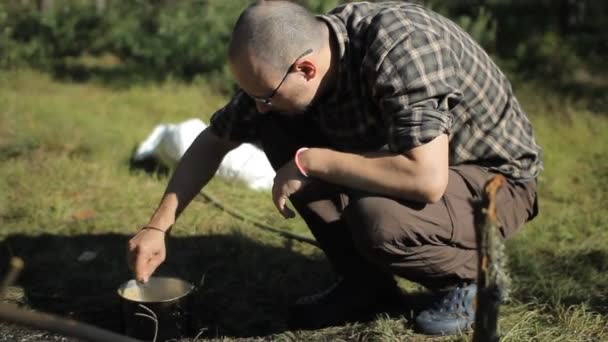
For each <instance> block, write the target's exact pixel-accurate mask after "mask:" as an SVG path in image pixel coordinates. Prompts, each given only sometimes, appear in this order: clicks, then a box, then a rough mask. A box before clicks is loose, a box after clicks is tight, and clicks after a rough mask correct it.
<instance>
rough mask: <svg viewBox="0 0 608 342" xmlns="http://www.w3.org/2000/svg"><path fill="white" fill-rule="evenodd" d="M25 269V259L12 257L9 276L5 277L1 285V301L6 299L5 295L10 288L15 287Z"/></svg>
mask: <svg viewBox="0 0 608 342" xmlns="http://www.w3.org/2000/svg"><path fill="white" fill-rule="evenodd" d="M22 269H23V259H21V258H18V257H12V258H11V263H10V269H9V270H8V274H7V275H6V277H4V280H3V281H2V285H0V300H2V299H4V295H5V294H6V291H7V290H8V288H9V287H10V286H11V285H13V283H14V282H15V280H17V277H18V276H19V273H21V270H22Z"/></svg>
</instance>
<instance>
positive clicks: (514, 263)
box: [0, 70, 608, 342]
mask: <svg viewBox="0 0 608 342" xmlns="http://www.w3.org/2000/svg"><path fill="white" fill-rule="evenodd" d="M517 94H518V97H519V98H520V100H521V101H522V103H523V106H524V108H526V110H527V112H528V113H529V114H530V116H531V119H532V121H533V124H534V127H535V130H536V133H537V137H538V140H539V142H540V144H541V145H542V147H543V148H544V160H545V171H544V172H543V173H542V175H541V177H540V180H539V190H540V207H541V214H540V216H539V217H538V218H537V219H536V220H535V221H533V222H531V223H530V224H528V225H527V226H526V227H525V229H523V230H522V231H520V233H519V234H518V235H517V236H516V237H515V238H514V239H512V240H510V241H509V242H508V246H507V248H508V254H509V264H510V271H511V276H512V278H513V292H512V293H513V295H512V301H511V302H510V303H508V304H507V305H504V306H502V307H501V310H502V312H501V321H500V324H501V327H502V331H503V336H504V337H503V340H504V341H552V342H553V341H602V340H608V318H607V316H608V291H606V289H607V288H608V272H606V271H608V247H607V246H608V231H607V230H606V229H605V228H606V223H607V222H608V212H607V211H606V207H605V206H606V203H608V195H607V194H608V163H607V162H606V155H607V154H608V140H607V139H606V138H605V132H607V131H608V115H606V114H607V113H606V112H605V111H604V110H603V109H595V110H594V109H590V108H592V107H591V106H588V105H587V103H586V102H585V101H584V100H580V99H579V100H574V99H573V98H572V97H567V96H566V97H564V96H560V95H558V94H554V93H552V92H550V91H548V90H545V88H543V87H542V86H538V85H535V84H533V83H521V84H519V85H518V88H517ZM224 101H225V98H223V97H222V96H220V95H217V93H216V92H214V91H213V90H212V89H209V88H207V87H206V86H205V85H204V84H196V85H186V84H183V83H180V82H177V81H175V82H174V81H167V82H165V83H163V84H148V85H135V86H132V87H121V88H112V87H107V86H102V85H98V84H96V83H91V82H90V83H80V84H79V83H69V82H67V83H66V82H59V81H56V80H53V79H51V78H50V77H49V76H47V75H45V74H41V73H37V72H34V71H29V70H20V71H4V72H3V73H1V74H0V227H1V228H0V263H1V264H2V265H0V271H1V273H0V274H4V272H5V271H6V265H5V264H6V260H8V257H9V256H11V255H17V256H20V257H22V258H23V259H24V260H25V262H26V269H25V270H24V272H23V273H22V275H21V277H20V279H19V281H18V284H17V285H18V289H22V293H23V295H22V296H20V297H19V298H18V299H15V300H16V301H18V302H19V303H20V304H21V305H24V306H27V307H31V308H34V309H36V310H42V311H48V312H53V313H58V314H60V315H62V316H68V317H73V318H76V319H80V320H83V321H86V322H90V323H93V324H96V325H99V326H102V327H106V328H109V329H114V330H119V329H120V326H119V322H120V319H119V309H118V303H117V298H116V296H115V290H116V288H117V287H118V285H119V284H120V283H122V282H124V281H126V280H127V279H129V277H130V274H129V271H128V270H127V267H126V263H125V262H124V255H125V254H124V250H125V244H126V241H127V240H128V238H129V237H130V235H131V234H132V233H133V232H134V231H136V230H137V227H138V226H139V225H141V224H142V223H145V222H146V220H147V218H148V216H149V215H150V214H151V212H152V211H153V209H154V208H155V206H156V205H157V202H158V200H159V196H160V195H161V194H162V192H163V190H164V186H165V183H166V181H167V176H166V175H163V174H160V173H157V174H152V175H151V174H148V173H145V172H143V171H141V170H136V169H131V168H130V167H129V157H130V155H131V153H132V152H133V149H134V148H135V146H136V144H137V143H138V142H139V141H141V140H142V139H143V138H144V137H145V136H146V135H147V134H148V133H149V132H150V131H151V130H152V128H153V127H154V126H155V125H156V124H158V123H161V122H178V121H182V120H184V119H187V118H191V117H200V118H202V119H203V120H205V121H208V119H209V117H210V115H211V114H212V113H213V111H214V110H215V109H216V108H219V107H220V106H221V105H222V104H223V103H224ZM207 191H209V193H211V194H213V195H214V196H216V197H218V198H220V199H221V200H222V201H223V202H225V203H227V204H229V205H230V206H231V207H233V208H238V209H239V210H241V211H244V212H245V213H248V214H249V215H250V216H253V217H256V218H258V219H259V220H260V221H263V222H266V223H268V224H270V225H273V226H276V227H281V228H283V229H286V230H288V231H291V232H295V233H298V234H308V233H307V230H306V227H305V226H304V224H303V223H302V222H301V221H300V220H290V221H284V220H283V219H282V218H281V217H280V215H279V214H278V213H277V212H276V210H275V209H274V206H273V205H272V203H271V201H270V195H269V193H266V192H255V191H251V190H248V189H246V187H245V186H244V185H243V184H241V183H238V182H234V181H229V180H223V179H220V178H216V179H214V180H213V181H212V182H211V183H210V184H209V186H208V187H207ZM84 251H94V252H96V253H97V258H95V259H94V260H92V261H89V262H78V261H77V259H78V256H79V255H80V254H81V253H83V252H84ZM158 272H159V274H164V275H174V276H179V277H182V278H184V279H187V280H189V281H191V282H193V283H196V284H200V283H201V280H204V282H203V284H202V285H201V291H200V292H199V294H198V296H197V303H198V305H197V306H196V315H197V326H198V327H199V328H203V327H204V328H207V330H206V332H205V334H204V336H205V338H210V339H217V340H226V341H236V340H277V341H294V340H302V341H308V340H315V341H352V340H360V341H430V340H433V341H435V340H438V341H468V340H470V336H468V335H462V336H455V337H444V338H435V339H433V338H429V337H425V336H421V335H418V334H416V333H415V332H413V331H412V330H411V325H410V324H409V323H408V318H409V314H407V313H404V315H403V316H402V317H388V316H386V317H379V318H378V319H376V320H374V321H371V322H368V323H356V324H348V325H345V326H339V327H332V328H327V329H322V330H318V331H288V330H286V329H287V328H286V326H285V322H284V317H285V314H286V312H285V309H286V308H285V306H286V303H287V302H288V301H289V300H290V299H291V298H293V297H294V296H297V295H301V294H304V293H307V292H309V291H310V290H312V289H315V288H317V287H322V286H324V285H326V284H327V283H329V282H330V281H331V278H332V275H331V274H330V272H329V266H328V265H327V263H326V262H325V260H324V258H323V256H322V255H321V253H320V252H319V251H318V250H316V249H315V248H314V247H311V246H309V245H306V244H302V243H299V242H294V241H289V240H285V239H283V238H280V237H278V236H276V235H274V234H271V233H267V232H263V231H260V230H258V229H256V228H254V227H253V226H251V225H249V224H246V223H243V222H241V221H239V220H237V219H234V218H233V217H231V216H230V215H228V214H226V213H225V212H222V211H220V210H218V209H216V208H214V207H213V206H212V205H209V204H205V203H203V202H194V203H193V204H192V205H191V206H190V207H189V208H188V210H187V211H186V212H185V213H184V215H183V216H182V217H181V218H180V220H179V222H178V224H177V225H176V227H175V228H174V235H173V237H172V238H171V239H170V241H169V256H168V260H167V261H166V263H165V264H164V265H163V266H162V267H161V269H160V270H159V271H158ZM403 286H404V288H406V289H414V288H415V287H414V286H413V285H412V284H410V283H407V282H403ZM4 328H5V329H8V326H4ZM0 330H2V326H0ZM37 336H38V335H37Z"/></svg>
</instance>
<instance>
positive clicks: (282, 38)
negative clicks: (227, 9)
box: [228, 1, 323, 70]
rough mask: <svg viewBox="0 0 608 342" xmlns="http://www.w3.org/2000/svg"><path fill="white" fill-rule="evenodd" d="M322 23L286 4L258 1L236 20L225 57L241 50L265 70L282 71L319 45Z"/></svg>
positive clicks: (295, 6) (303, 11)
mask: <svg viewBox="0 0 608 342" xmlns="http://www.w3.org/2000/svg"><path fill="white" fill-rule="evenodd" d="M321 25H322V23H321V22H320V21H319V19H317V18H316V17H315V16H314V15H313V14H312V13H310V12H309V11H308V10H307V9H305V8H304V7H302V6H300V5H298V4H295V3H292V2H288V1H258V2H257V3H255V4H253V5H251V6H249V7H248V8H247V9H245V11H243V13H241V15H240V16H239V18H238V20H237V22H236V24H235V27H234V30H233V32H232V40H231V42H230V46H229V50H228V55H229V57H230V59H232V60H234V59H235V58H236V57H237V56H239V54H240V53H241V51H242V50H243V48H244V47H247V48H248V49H250V51H253V53H254V55H255V57H256V58H260V59H261V60H263V61H264V62H265V63H267V64H268V65H269V66H271V67H273V68H275V69H277V70H284V69H285V68H286V67H288V66H289V64H290V63H293V61H294V60H295V59H296V58H297V57H298V55H300V54H302V53H303V52H305V51H306V50H308V49H313V50H318V49H319V48H320V47H321V45H322V34H323V31H322V26H321Z"/></svg>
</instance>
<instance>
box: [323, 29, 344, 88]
mask: <svg viewBox="0 0 608 342" xmlns="http://www.w3.org/2000/svg"><path fill="white" fill-rule="evenodd" d="M323 32H324V34H323V35H324V39H323V40H324V42H325V44H324V46H323V49H322V54H323V55H322V59H323V61H325V62H326V64H325V69H324V72H323V78H322V80H321V84H320V85H319V96H318V97H319V98H320V99H322V98H325V97H327V96H328V95H329V94H330V93H331V92H333V91H335V87H336V82H337V76H338V69H339V65H338V63H339V60H340V58H339V54H340V53H339V51H338V42H337V41H336V37H334V35H333V33H332V32H331V30H330V29H329V27H328V24H327V23H325V22H323Z"/></svg>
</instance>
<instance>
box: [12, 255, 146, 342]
mask: <svg viewBox="0 0 608 342" xmlns="http://www.w3.org/2000/svg"><path fill="white" fill-rule="evenodd" d="M10 266H11V267H10V270H9V271H8V274H7V276H6V277H5V278H4V280H3V281H2V285H1V287H0V295H1V296H0V299H1V298H4V293H5V291H6V289H7V288H8V287H9V286H11V285H12V284H13V282H14V281H15V280H16V279H17V276H18V275H19V273H20V272H21V270H22V269H23V260H21V259H20V258H17V257H13V258H12V259H11V264H10ZM0 320H1V321H6V322H9V323H15V324H20V325H24V326H27V327H31V328H35V329H40V330H44V331H51V332H55V333H59V334H62V335H66V336H72V337H76V338H80V339H83V340H85V341H91V342H138V341H139V340H135V339H132V338H130V337H126V336H123V335H119V334H117V333H114V332H111V331H108V330H105V329H101V328H97V327H95V326H92V325H89V324H85V323H81V322H77V321H74V320H71V319H65V318H59V317H57V316H53V315H49V314H46V313H42V312H34V311H27V310H25V309H22V308H20V307H18V306H16V305H13V304H8V303H0Z"/></svg>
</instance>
